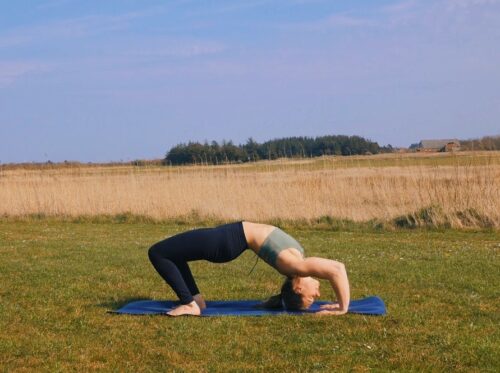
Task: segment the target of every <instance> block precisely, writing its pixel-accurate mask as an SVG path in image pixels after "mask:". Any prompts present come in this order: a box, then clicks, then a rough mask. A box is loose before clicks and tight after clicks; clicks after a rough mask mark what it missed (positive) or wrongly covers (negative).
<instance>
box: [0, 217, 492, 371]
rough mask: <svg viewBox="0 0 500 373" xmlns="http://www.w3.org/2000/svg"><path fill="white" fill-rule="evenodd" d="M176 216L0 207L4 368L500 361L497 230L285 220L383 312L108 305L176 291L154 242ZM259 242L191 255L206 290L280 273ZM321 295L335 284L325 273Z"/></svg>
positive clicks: (488, 367) (409, 367)
mask: <svg viewBox="0 0 500 373" xmlns="http://www.w3.org/2000/svg"><path fill="white" fill-rule="evenodd" d="M189 228H191V227H190V226H188V225H175V224H173V223H164V224H163V223H161V224H159V223H157V224H151V223H149V222H141V221H136V222H127V223H123V224H120V223H116V222H110V221H106V220H104V221H102V222H99V223H93V222H91V221H81V222H79V223H77V222H71V221H63V220H61V221H58V220H50V219H40V220H32V221H30V220H25V221H23V220H9V219H3V220H0V371H6V372H11V371H47V372H56V371H69V370H72V371H74V370H77V371H89V370H91V369H97V370H102V371H130V372H140V371H172V370H177V371H227V370H232V371H245V370H246V371H279V372H282V371H322V372H323V371H333V370H341V371H347V370H355V371H366V370H369V369H373V370H375V371H387V370H395V371H401V370H404V371H421V370H431V371H466V370H467V371H469V370H472V371H498V369H499V367H500V359H499V351H500V338H499V334H500V333H499V331H498V325H499V321H500V320H499V319H500V317H499V313H498V309H499V308H500V307H499V306H500V301H499V298H500V297H499V295H500V294H499V287H498V283H500V261H499V258H498V251H499V249H500V234H499V233H498V232H495V231H477V232H473V231H468V232H465V231H454V230H441V231H438V230H434V231H432V230H421V229H417V230H399V231H398V230H396V231H385V230H379V231H377V230H369V229H367V230H362V229H352V230H347V231H342V230H339V231H332V230H321V229H317V228H316V229H313V228H308V229H303V230H299V229H297V227H295V228H291V229H290V230H289V231H290V233H292V234H293V235H294V236H296V238H297V239H298V240H299V241H301V243H302V244H303V246H304V247H305V248H306V252H307V254H308V255H319V256H325V257H329V258H335V259H339V260H341V261H343V262H345V263H346V265H347V268H348V271H349V275H350V280H351V287H352V296H353V298H358V297H362V296H365V295H372V294H377V295H380V296H381V297H382V298H383V299H384V300H385V301H386V303H387V306H388V315H387V316H385V317H365V316H359V315H345V316H341V317H314V316H303V317H289V316H279V317H261V318H233V317H224V318H177V319H171V318H167V317H162V316H153V317H151V316H139V317H138V316H136V317H133V316H117V315H110V314H107V313H106V311H107V310H109V309H114V308H116V307H118V306H120V305H123V304H124V303H126V302H128V301H130V300H133V299H144V298H148V299H149V298H153V299H167V298H169V299H172V298H173V292H172V291H171V290H170V289H168V288H167V286H166V285H165V284H164V283H163V282H162V280H161V278H160V277H159V276H158V275H157V274H156V273H155V272H154V270H153V268H152V267H151V266H150V264H149V262H148V259H147V249H148V247H149V246H150V245H151V244H153V243H154V242H156V241H158V240H160V239H162V238H164V237H166V236H168V235H171V234H175V233H177V232H180V231H182V230H186V229H189ZM253 263H254V256H253V255H252V254H251V253H249V252H247V253H244V254H243V255H242V256H241V257H240V258H238V259H237V260H236V261H234V262H231V263H227V264H223V265H216V264H211V263H204V262H196V263H193V265H192V269H193V272H194V274H195V276H196V278H197V280H198V284H199V286H200V288H201V289H202V291H203V292H204V293H205V295H206V297H207V298H208V299H250V298H258V299H262V298H264V297H265V296H268V295H271V294H272V293H273V292H275V291H276V290H277V289H278V287H279V285H280V282H281V277H280V276H279V275H278V274H277V273H275V272H274V271H273V270H272V269H271V268H268V267H267V266H266V265H265V264H264V263H263V262H262V261H261V262H259V264H258V265H257V267H256V268H255V270H254V272H253V273H252V274H251V275H248V272H249V271H250V269H251V267H252V265H253ZM322 290H323V291H322V293H323V298H325V299H328V297H330V296H331V295H332V292H331V290H327V284H326V283H325V284H323V289H322Z"/></svg>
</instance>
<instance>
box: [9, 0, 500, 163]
mask: <svg viewBox="0 0 500 373" xmlns="http://www.w3.org/2000/svg"><path fill="white" fill-rule="evenodd" d="M340 134H342V135H359V136H363V137H366V138H368V139H371V140H373V141H376V142H378V143H379V144H380V145H386V144H391V145H393V146H409V145H410V144H412V143H415V142H418V141H420V140H421V139H440V138H460V139H466V138H477V137H481V136H484V135H498V134H500V0H432V1H431V0H418V1H416V0H415V1H414V0H369V1H368V0H365V1H360V0H238V1H235V0H212V1H201V0H197V1H195V0H171V1H169V0H163V1H159V0H85V1H84V0H16V1H11V0H0V163H11V162H46V161H48V160H51V161H53V162H61V161H64V160H68V161H80V162H108V161H131V160H135V159H158V158H163V157H164V156H165V154H166V152H167V151H168V150H169V149H170V148H171V147H172V146H174V145H176V144H179V143H185V142H188V141H200V142H203V141H205V140H208V141H212V140H216V141H222V140H232V141H233V142H234V143H236V144H240V143H245V142H246V141H247V139H248V138H250V137H252V138H253V139H254V140H256V141H258V142H263V141H266V140H270V139H273V138H280V137H289V136H311V137H314V136H322V135H340Z"/></svg>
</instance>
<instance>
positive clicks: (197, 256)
mask: <svg viewBox="0 0 500 373" xmlns="http://www.w3.org/2000/svg"><path fill="white" fill-rule="evenodd" d="M221 238H222V239H223V237H221V235H220V233H219V231H218V230H216V229H214V228H204V229H196V230H193V231H189V232H184V233H181V234H178V235H175V236H172V237H170V238H167V239H166V240H163V241H160V242H158V243H156V244H155V245H153V246H152V247H151V248H150V249H149V259H150V260H151V263H152V264H153V266H154V268H155V269H156V271H157V272H158V273H159V274H160V276H161V277H163V279H164V280H165V282H167V284H169V285H170V287H171V288H172V289H173V290H174V292H175V293H176V294H177V296H178V297H179V299H180V301H181V303H182V304H188V303H191V302H192V301H193V296H194V295H197V294H199V292H200V291H199V289H198V287H197V285H196V282H195V280H194V278H193V275H192V273H191V270H190V269H189V266H188V264H187V262H188V261H192V260H202V259H204V260H209V261H214V259H215V258H216V257H217V252H218V249H219V247H220V246H221V245H223V244H224V243H223V242H222V241H221Z"/></svg>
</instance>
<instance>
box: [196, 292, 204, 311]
mask: <svg viewBox="0 0 500 373" xmlns="http://www.w3.org/2000/svg"><path fill="white" fill-rule="evenodd" d="M193 298H194V301H195V302H196V304H198V307H200V310H202V311H203V310H204V309H205V308H207V305H206V303H205V299H203V295H201V294H196V295H193Z"/></svg>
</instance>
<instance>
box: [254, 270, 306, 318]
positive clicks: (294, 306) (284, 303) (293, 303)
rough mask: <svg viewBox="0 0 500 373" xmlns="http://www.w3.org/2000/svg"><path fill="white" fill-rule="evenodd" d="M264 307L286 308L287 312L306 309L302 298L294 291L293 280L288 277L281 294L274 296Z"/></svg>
mask: <svg viewBox="0 0 500 373" xmlns="http://www.w3.org/2000/svg"><path fill="white" fill-rule="evenodd" d="M262 306H263V307H264V308H284V309H286V310H290V311H293V310H300V309H302V308H303V307H304V304H303V303H302V297H301V295H300V294H297V293H296V292H295V291H294V290H293V278H290V277H288V278H287V279H286V280H285V282H284V283H283V285H282V286H281V293H280V294H277V295H273V296H272V297H271V298H269V299H268V300H267V301H265V302H264V303H263V304H262Z"/></svg>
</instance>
